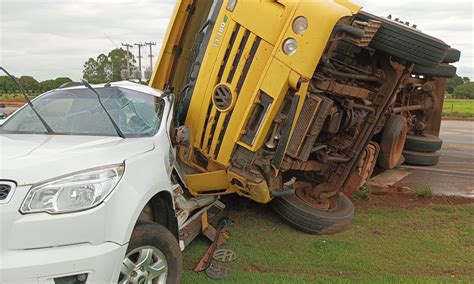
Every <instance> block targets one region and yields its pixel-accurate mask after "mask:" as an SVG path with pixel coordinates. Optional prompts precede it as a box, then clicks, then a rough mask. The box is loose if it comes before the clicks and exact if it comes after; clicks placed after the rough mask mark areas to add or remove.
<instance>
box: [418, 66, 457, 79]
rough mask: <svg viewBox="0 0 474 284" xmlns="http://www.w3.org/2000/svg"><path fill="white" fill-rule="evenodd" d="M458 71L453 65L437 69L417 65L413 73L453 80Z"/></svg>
mask: <svg viewBox="0 0 474 284" xmlns="http://www.w3.org/2000/svg"><path fill="white" fill-rule="evenodd" d="M456 71H457V69H456V67H454V66H453V65H438V66H436V67H427V66H421V65H415V67H414V68H413V71H412V72H411V73H412V74H413V75H423V76H427V77H438V78H451V77H454V76H455V75H456Z"/></svg>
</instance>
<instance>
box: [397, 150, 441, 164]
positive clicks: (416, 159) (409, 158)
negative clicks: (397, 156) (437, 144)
mask: <svg viewBox="0 0 474 284" xmlns="http://www.w3.org/2000/svg"><path fill="white" fill-rule="evenodd" d="M403 156H404V157H405V164H408V165H414V166H423V167H429V166H435V165H437V164H438V163H439V157H440V154H439V152H431V153H426V152H416V151H408V150H405V151H403Z"/></svg>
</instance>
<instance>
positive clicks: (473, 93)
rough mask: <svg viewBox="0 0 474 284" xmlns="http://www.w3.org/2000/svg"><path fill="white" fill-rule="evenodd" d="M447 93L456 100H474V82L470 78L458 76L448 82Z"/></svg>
mask: <svg viewBox="0 0 474 284" xmlns="http://www.w3.org/2000/svg"><path fill="white" fill-rule="evenodd" d="M446 92H447V93H448V94H450V95H452V97H453V98H455V99H474V82H471V79H470V78H469V77H460V76H458V75H456V76H454V77H452V78H450V79H449V80H448V84H447V86H446Z"/></svg>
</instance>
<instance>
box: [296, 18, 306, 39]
mask: <svg viewBox="0 0 474 284" xmlns="http://www.w3.org/2000/svg"><path fill="white" fill-rule="evenodd" d="M307 29H308V20H307V19H306V18H305V17H303V16H300V17H297V18H296V19H295V20H294V21H293V31H294V32H295V34H297V35H300V34H302V33H304V32H305V31H306V30H307Z"/></svg>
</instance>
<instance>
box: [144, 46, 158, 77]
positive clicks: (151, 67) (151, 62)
mask: <svg viewBox="0 0 474 284" xmlns="http://www.w3.org/2000/svg"><path fill="white" fill-rule="evenodd" d="M145 45H148V46H149V47H150V55H148V57H150V70H152V71H153V46H154V45H156V42H151V41H150V42H145Z"/></svg>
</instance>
